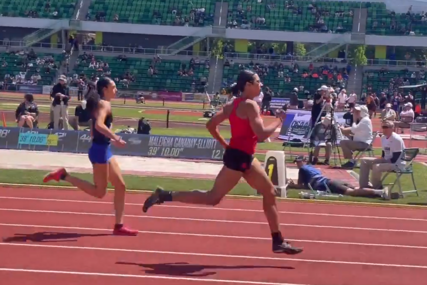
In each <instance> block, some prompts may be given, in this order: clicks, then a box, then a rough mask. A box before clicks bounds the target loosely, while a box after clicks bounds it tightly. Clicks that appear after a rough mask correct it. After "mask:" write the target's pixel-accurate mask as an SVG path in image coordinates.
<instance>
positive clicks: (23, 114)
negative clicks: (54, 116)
mask: <svg viewBox="0 0 427 285" xmlns="http://www.w3.org/2000/svg"><path fill="white" fill-rule="evenodd" d="M38 116H39V108H38V107H37V104H36V103H34V96H33V94H29V93H27V94H25V96H24V102H22V103H21V104H19V106H18V108H16V111H15V118H16V122H17V123H18V127H20V128H22V127H24V128H25V127H26V128H30V129H32V128H34V127H35V126H37V119H38Z"/></svg>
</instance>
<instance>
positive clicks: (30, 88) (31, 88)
mask: <svg viewBox="0 0 427 285" xmlns="http://www.w3.org/2000/svg"><path fill="white" fill-rule="evenodd" d="M17 86H18V91H19V92H22V93H32V94H42V93H43V86H40V85H21V84H19V85H17Z"/></svg>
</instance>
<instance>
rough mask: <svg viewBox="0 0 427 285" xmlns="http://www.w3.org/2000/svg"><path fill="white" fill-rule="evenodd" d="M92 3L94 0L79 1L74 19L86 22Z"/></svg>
mask: <svg viewBox="0 0 427 285" xmlns="http://www.w3.org/2000/svg"><path fill="white" fill-rule="evenodd" d="M91 3H92V0H80V1H78V3H77V7H76V10H75V11H74V15H73V19H75V20H80V21H84V20H86V15H87V13H88V12H89V6H90V4H91Z"/></svg>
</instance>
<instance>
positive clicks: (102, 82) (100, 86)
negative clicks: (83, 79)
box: [96, 77, 112, 99]
mask: <svg viewBox="0 0 427 285" xmlns="http://www.w3.org/2000/svg"><path fill="white" fill-rule="evenodd" d="M111 81H112V80H111V79H110V78H108V77H102V78H101V79H99V80H98V82H97V83H96V91H98V94H99V97H100V98H101V99H103V98H104V89H105V88H107V87H108V85H110V83H111Z"/></svg>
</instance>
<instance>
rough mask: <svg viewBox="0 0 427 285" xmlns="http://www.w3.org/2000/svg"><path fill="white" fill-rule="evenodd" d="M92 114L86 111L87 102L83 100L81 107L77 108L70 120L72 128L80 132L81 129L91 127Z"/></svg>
mask: <svg viewBox="0 0 427 285" xmlns="http://www.w3.org/2000/svg"><path fill="white" fill-rule="evenodd" d="M90 122H91V114H90V113H89V112H88V111H87V110H86V100H82V101H81V103H80V105H78V106H76V109H75V111H74V117H71V118H70V122H69V123H70V126H71V127H72V128H73V129H74V130H76V131H78V130H79V127H80V126H82V127H90Z"/></svg>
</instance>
